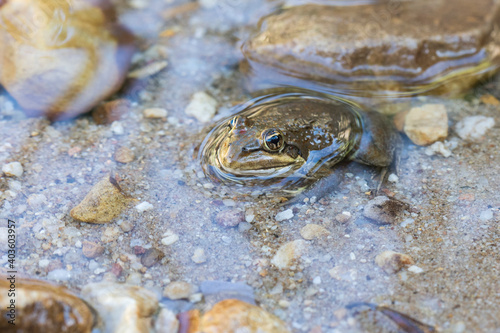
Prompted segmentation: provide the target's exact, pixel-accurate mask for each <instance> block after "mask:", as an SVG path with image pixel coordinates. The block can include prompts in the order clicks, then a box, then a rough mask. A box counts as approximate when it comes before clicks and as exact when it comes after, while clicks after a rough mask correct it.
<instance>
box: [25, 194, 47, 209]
mask: <svg viewBox="0 0 500 333" xmlns="http://www.w3.org/2000/svg"><path fill="white" fill-rule="evenodd" d="M27 202H28V205H29V206H30V207H31V208H33V209H40V208H42V207H43V206H45V204H46V203H47V197H46V196H45V195H43V194H37V193H35V194H31V195H30V196H28V199H27Z"/></svg>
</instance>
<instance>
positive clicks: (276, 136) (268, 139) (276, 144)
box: [262, 128, 285, 152]
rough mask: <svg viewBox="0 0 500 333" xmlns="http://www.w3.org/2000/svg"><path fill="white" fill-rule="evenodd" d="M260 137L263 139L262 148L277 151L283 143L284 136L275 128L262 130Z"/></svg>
mask: <svg viewBox="0 0 500 333" xmlns="http://www.w3.org/2000/svg"><path fill="white" fill-rule="evenodd" d="M262 138H263V139H264V149H265V150H267V151H269V152H276V151H279V150H281V148H283V146H284V145H285V137H284V136H283V134H282V133H281V132H280V131H279V130H277V129H275V128H272V129H268V130H266V131H264V132H263V133H262Z"/></svg>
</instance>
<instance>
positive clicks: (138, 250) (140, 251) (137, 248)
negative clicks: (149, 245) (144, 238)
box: [134, 245, 146, 256]
mask: <svg viewBox="0 0 500 333" xmlns="http://www.w3.org/2000/svg"><path fill="white" fill-rule="evenodd" d="M144 253H146V249H145V248H143V247H142V246H139V245H136V246H134V254H135V255H136V256H140V255H142V254H144Z"/></svg>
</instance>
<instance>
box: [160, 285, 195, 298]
mask: <svg viewBox="0 0 500 333" xmlns="http://www.w3.org/2000/svg"><path fill="white" fill-rule="evenodd" d="M196 291H197V288H196V287H195V286H193V285H192V284H191V283H187V282H184V281H174V282H171V283H169V284H168V286H166V287H165V289H164V290H163V296H165V297H167V298H170V299H184V298H186V299H187V298H189V296H190V295H191V294H194V293H195V292H196Z"/></svg>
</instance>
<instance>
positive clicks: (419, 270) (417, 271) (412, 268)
mask: <svg viewBox="0 0 500 333" xmlns="http://www.w3.org/2000/svg"><path fill="white" fill-rule="evenodd" d="M408 271H410V272H412V273H415V274H420V273H422V272H423V271H424V270H423V269H422V268H420V267H418V266H416V265H412V266H410V267H408Z"/></svg>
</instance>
